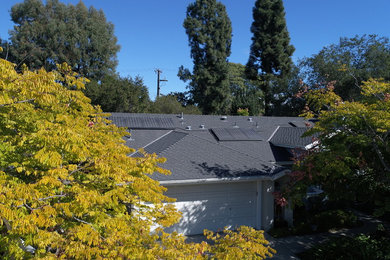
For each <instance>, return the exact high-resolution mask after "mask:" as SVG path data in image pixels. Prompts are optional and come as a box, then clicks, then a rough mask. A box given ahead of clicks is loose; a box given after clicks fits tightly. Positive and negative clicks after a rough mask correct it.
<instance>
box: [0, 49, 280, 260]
mask: <svg viewBox="0 0 390 260" xmlns="http://www.w3.org/2000/svg"><path fill="white" fill-rule="evenodd" d="M1 49H2V48H0V51H1ZM14 67H15V65H14V64H12V63H10V62H8V61H6V60H3V59H0V88H1V92H0V118H1V120H0V191H1V192H0V234H1V235H0V257H1V258H2V259H58V258H59V259H211V258H213V257H214V256H215V257H217V258H224V259H227V258H229V257H230V256H233V257H234V258H236V257H237V258H240V259H242V258H244V257H245V258H248V259H255V258H256V259H265V258H266V257H267V256H272V254H273V253H275V250H273V249H272V248H270V246H269V243H268V241H266V240H265V239H264V234H263V231H256V230H254V229H252V228H248V227H241V228H240V229H239V230H238V231H239V232H232V231H225V233H227V234H228V235H227V236H221V235H219V234H214V233H212V232H207V233H206V234H207V236H208V238H209V239H211V240H213V241H215V244H214V245H210V244H207V243H205V242H203V243H201V244H196V243H185V237H184V236H181V235H178V234H177V233H172V234H168V233H165V232H164V231H163V229H162V228H164V227H167V226H169V225H171V224H173V223H174V222H175V221H176V220H177V219H178V218H179V217H180V215H179V214H178V213H177V212H176V210H175V208H174V207H173V206H172V205H171V204H168V203H164V202H170V201H172V199H169V198H168V197H166V196H164V194H163V192H164V191H165V190H166V189H165V188H164V187H162V186H160V185H159V183H158V182H157V181H155V180H153V179H151V178H150V177H149V175H150V174H153V173H154V172H156V174H157V172H159V173H161V174H169V173H168V171H167V170H164V169H162V168H160V166H159V163H162V162H164V159H163V158H157V157H156V155H147V154H145V157H143V158H134V157H129V156H128V154H129V153H131V152H132V151H133V150H132V149H131V148H128V147H127V146H125V145H124V141H123V139H122V137H123V136H124V135H126V134H128V133H126V132H125V129H122V128H118V127H116V126H115V125H113V124H111V123H110V122H109V121H108V120H107V119H106V118H107V116H108V115H107V114H103V113H102V111H101V110H99V109H96V108H94V107H93V106H92V105H90V104H89V103H88V101H89V99H88V98H86V97H85V96H84V94H83V93H82V92H81V91H80V90H81V89H83V88H84V83H85V81H86V80H85V79H84V78H82V77H80V76H78V75H77V74H76V73H74V72H72V70H71V67H70V66H68V65H66V64H63V65H60V66H59V68H58V71H53V72H46V71H45V70H44V69H41V70H39V71H36V72H33V71H29V70H28V69H27V68H26V67H24V68H23V69H22V73H20V74H19V73H17V72H16V71H15V69H14ZM156 224H157V225H159V226H161V227H162V228H159V229H157V230H156V232H154V233H151V232H150V227H151V226H152V225H156Z"/></svg>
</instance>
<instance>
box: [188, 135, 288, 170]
mask: <svg viewBox="0 0 390 260" xmlns="http://www.w3.org/2000/svg"><path fill="white" fill-rule="evenodd" d="M191 136H194V137H196V138H198V139H202V140H204V141H207V142H209V143H212V144H216V145H221V146H223V147H224V148H227V149H229V150H231V151H234V152H237V153H239V154H242V155H245V156H248V157H250V158H252V159H255V160H258V161H261V162H263V163H265V164H268V165H272V166H275V164H273V163H270V162H267V161H264V160H262V159H260V158H258V157H254V156H252V155H250V154H247V153H244V152H241V151H238V150H236V149H233V148H231V147H229V146H226V145H223V144H221V142H213V141H211V140H209V139H206V138H203V137H200V136H197V135H191ZM277 166H280V165H277ZM280 167H282V166H280Z"/></svg>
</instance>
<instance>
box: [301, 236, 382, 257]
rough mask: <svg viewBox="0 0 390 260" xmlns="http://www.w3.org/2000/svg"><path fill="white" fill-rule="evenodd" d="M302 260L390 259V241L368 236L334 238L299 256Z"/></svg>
mask: <svg viewBox="0 0 390 260" xmlns="http://www.w3.org/2000/svg"><path fill="white" fill-rule="evenodd" d="M298 257H299V258H300V259H302V260H308V259H322V260H327V259H329V260H333V259H354V260H359V259H362V260H363V259H381V260H386V259H390V239H389V238H384V237H381V238H373V237H371V236H367V235H359V236H356V237H341V238H333V239H331V240H329V241H327V242H325V243H322V244H320V245H318V246H315V247H313V248H311V249H309V250H307V251H305V252H303V253H300V254H298Z"/></svg>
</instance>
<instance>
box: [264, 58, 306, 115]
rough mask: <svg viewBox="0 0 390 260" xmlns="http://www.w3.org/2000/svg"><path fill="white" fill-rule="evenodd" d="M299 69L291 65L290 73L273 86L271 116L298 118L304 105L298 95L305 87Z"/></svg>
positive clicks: (304, 102)
mask: <svg viewBox="0 0 390 260" xmlns="http://www.w3.org/2000/svg"><path fill="white" fill-rule="evenodd" d="M302 78H303V75H302V73H301V71H300V69H299V67H297V66H295V65H292V68H291V72H290V73H289V74H288V75H287V76H286V77H284V78H280V79H278V80H277V81H276V83H275V84H274V85H273V90H272V92H273V98H272V99H273V101H272V106H271V107H270V114H271V115H273V116H299V115H300V114H302V111H303V109H304V107H305V105H306V100H305V98H304V96H303V95H300V93H301V92H302V91H303V89H304V88H305V87H306V86H305V85H304V83H303V81H302Z"/></svg>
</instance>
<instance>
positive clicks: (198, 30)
mask: <svg viewBox="0 0 390 260" xmlns="http://www.w3.org/2000/svg"><path fill="white" fill-rule="evenodd" d="M183 26H184V28H185V29H186V33H187V35H188V40H189V46H190V48H191V58H192V59H193V63H194V67H193V72H192V73H190V71H189V70H188V69H184V67H183V66H181V67H180V68H179V73H178V76H179V77H180V78H181V79H182V80H183V81H187V80H190V83H189V85H188V88H189V91H190V93H191V96H192V99H193V100H194V103H195V104H197V105H198V107H199V108H200V109H201V110H202V112H203V114H225V113H227V112H229V111H230V92H229V80H228V70H229V68H228V61H227V58H228V57H229V55H230V46H231V37H232V28H231V22H230V19H229V17H228V15H227V13H226V9H225V6H224V5H223V4H222V3H221V2H218V1H216V0H196V1H195V2H194V3H191V4H189V5H188V7H187V16H186V19H185V20H184V24H183Z"/></svg>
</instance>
